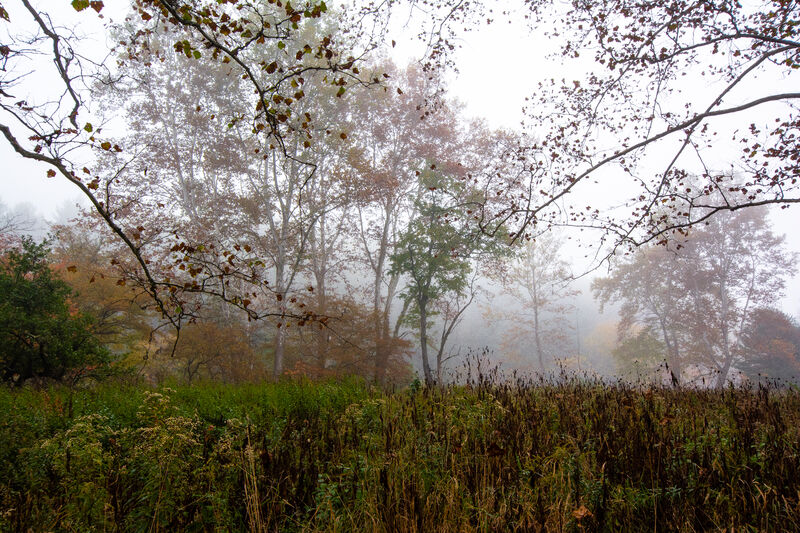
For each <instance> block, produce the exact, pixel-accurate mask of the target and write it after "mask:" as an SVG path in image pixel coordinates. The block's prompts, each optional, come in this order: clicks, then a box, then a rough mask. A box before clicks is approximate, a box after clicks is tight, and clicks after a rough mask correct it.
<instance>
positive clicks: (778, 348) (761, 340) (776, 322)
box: [739, 308, 800, 383]
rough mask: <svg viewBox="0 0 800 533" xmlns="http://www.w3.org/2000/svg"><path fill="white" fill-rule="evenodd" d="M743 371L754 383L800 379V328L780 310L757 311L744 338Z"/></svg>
mask: <svg viewBox="0 0 800 533" xmlns="http://www.w3.org/2000/svg"><path fill="white" fill-rule="evenodd" d="M741 344H742V346H741V350H742V359H743V361H742V363H741V364H740V365H739V367H740V370H741V371H742V372H744V373H745V374H746V375H747V377H749V378H750V379H752V380H755V381H761V380H765V379H782V380H786V381H790V382H795V383H796V382H797V381H798V379H800V325H798V323H797V320H795V319H794V318H792V317H790V316H789V315H787V314H786V313H784V312H782V311H779V310H777V309H769V308H759V309H755V310H754V311H753V312H752V313H751V315H750V318H749V320H748V322H747V326H746V328H745V331H744V334H743V336H742V343H741Z"/></svg>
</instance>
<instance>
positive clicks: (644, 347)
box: [611, 327, 666, 380]
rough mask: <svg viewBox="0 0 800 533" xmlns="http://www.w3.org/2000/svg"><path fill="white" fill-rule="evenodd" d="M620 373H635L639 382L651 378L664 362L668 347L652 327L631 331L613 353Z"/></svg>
mask: <svg viewBox="0 0 800 533" xmlns="http://www.w3.org/2000/svg"><path fill="white" fill-rule="evenodd" d="M611 355H612V356H613V357H614V360H615V362H616V363H617V371H618V372H620V373H630V372H635V373H636V378H637V380H639V379H641V378H642V377H644V376H650V375H653V374H654V373H655V371H656V370H657V369H658V368H659V366H661V365H662V364H663V362H664V359H665V356H666V346H665V345H664V343H663V342H662V341H661V340H659V335H658V334H656V333H655V332H654V331H653V329H652V328H651V327H643V328H640V329H639V330H638V331H635V332H633V331H629V332H627V334H626V336H625V337H624V338H623V339H622V340H620V342H619V343H618V345H617V347H616V348H614V349H613V350H612V351H611Z"/></svg>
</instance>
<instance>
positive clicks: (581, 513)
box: [572, 505, 594, 521]
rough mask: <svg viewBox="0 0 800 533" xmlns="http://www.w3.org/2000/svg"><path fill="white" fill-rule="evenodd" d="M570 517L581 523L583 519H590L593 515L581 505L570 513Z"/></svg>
mask: <svg viewBox="0 0 800 533" xmlns="http://www.w3.org/2000/svg"><path fill="white" fill-rule="evenodd" d="M572 516H574V517H575V520H578V521H581V520H583V519H584V518H591V517H592V516H594V515H593V514H592V512H591V511H590V510H589V509H587V508H586V506H585V505H581V506H580V507H578V508H577V509H575V510H574V511H572Z"/></svg>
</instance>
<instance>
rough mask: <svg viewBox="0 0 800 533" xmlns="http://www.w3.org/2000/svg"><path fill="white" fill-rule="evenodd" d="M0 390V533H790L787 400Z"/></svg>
mask: <svg viewBox="0 0 800 533" xmlns="http://www.w3.org/2000/svg"><path fill="white" fill-rule="evenodd" d="M68 397H69V395H68V392H67V391H66V390H64V389H58V388H53V389H50V390H42V391H32V390H11V389H0V416H1V419H2V422H0V528H2V529H3V530H10V531H11V530H13V531H19V530H27V529H33V530H60V529H73V530H82V531H95V530H98V531H99V530H102V529H117V530H144V529H166V530H170V531H189V530H206V529H222V530H233V531H241V530H247V529H252V528H253V524H260V527H259V528H257V530H260V531H273V530H288V531H334V530H336V531H340V530H355V529H358V530H369V531H421V530H424V531H454V530H512V531H531V530H543V531H556V530H559V531H564V530H568V531H570V530H572V531H578V530H583V529H589V530H595V531H620V530H626V531H642V530H652V529H656V530H662V529H663V530H670V531H687V532H688V531H698V530H707V529H714V528H721V527H722V528H736V529H744V530H746V529H754V530H776V529H780V530H783V531H797V530H798V529H800V515H798V510H797V505H798V489H799V488H800V486H798V483H800V462H799V461H798V451H800V450H798V442H800V435H798V431H800V430H799V429H798V428H800V418H799V416H800V414H799V413H800V395H798V392H797V391H796V390H794V389H789V390H778V389H770V388H765V387H759V388H745V389H734V388H730V389H725V390H722V391H712V390H705V391H701V390H673V389H665V388H655V389H637V388H633V387H631V386H628V385H625V384H622V383H620V384H617V385H614V386H608V385H602V384H600V383H587V382H582V381H579V380H567V381H566V382H564V383H562V384H561V385H549V384H543V383H541V382H539V383H537V384H534V383H527V382H524V381H520V382H518V383H516V384H515V385H514V386H508V385H492V384H490V383H489V382H487V381H486V380H485V379H483V378H481V377H478V379H477V381H475V380H473V381H471V382H470V385H468V386H451V387H448V388H422V389H419V388H418V387H417V388H412V389H409V390H405V391H401V392H396V393H384V392H380V391H378V390H375V389H372V388H369V387H367V386H365V385H364V384H363V382H355V381H350V382H343V383H339V384H332V383H320V384H316V385H308V384H305V383H282V384H273V385H266V386H252V385H247V386H235V387H233V386H219V385H213V386H210V385H209V386H202V387H191V388H188V387H182V388H177V389H174V390H173V389H159V390H146V389H145V390H142V389H137V388H132V387H130V386H119V385H114V386H111V385H104V386H101V387H99V388H97V389H94V390H83V391H77V392H75V393H74V395H73V401H74V413H73V414H72V415H70V414H69V413H68V411H67V410H66V409H64V405H65V403H66V398H68Z"/></svg>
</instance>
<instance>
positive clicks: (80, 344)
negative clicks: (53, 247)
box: [0, 238, 109, 385]
mask: <svg viewBox="0 0 800 533" xmlns="http://www.w3.org/2000/svg"><path fill="white" fill-rule="evenodd" d="M48 253H49V250H48V248H47V245H46V243H41V244H36V243H35V242H33V240H32V239H30V238H23V239H22V245H21V247H20V249H12V250H9V251H7V252H6V253H5V254H3V255H2V257H0V380H2V381H3V382H7V383H8V382H11V383H16V384H18V385H19V384H22V383H24V382H25V381H27V380H30V379H32V378H50V379H55V380H58V381H64V380H68V379H69V380H71V381H73V382H74V381H75V380H77V379H78V378H79V377H81V376H84V375H86V374H87V373H89V372H91V371H93V370H96V369H98V368H101V367H104V366H105V365H106V363H108V361H109V354H108V351H107V350H106V349H105V348H104V347H103V346H102V345H101V344H100V343H99V342H98V341H97V339H96V338H95V336H94V335H93V333H92V318H91V317H90V316H88V315H86V314H83V313H80V312H77V311H74V310H72V309H70V305H69V301H68V298H69V296H70V294H71V293H72V291H71V289H70V287H69V285H67V284H66V283H65V282H64V281H63V280H61V279H60V278H58V277H57V276H56V275H55V274H54V273H53V271H52V270H51V269H50V266H49V264H48V263H47V257H48Z"/></svg>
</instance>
